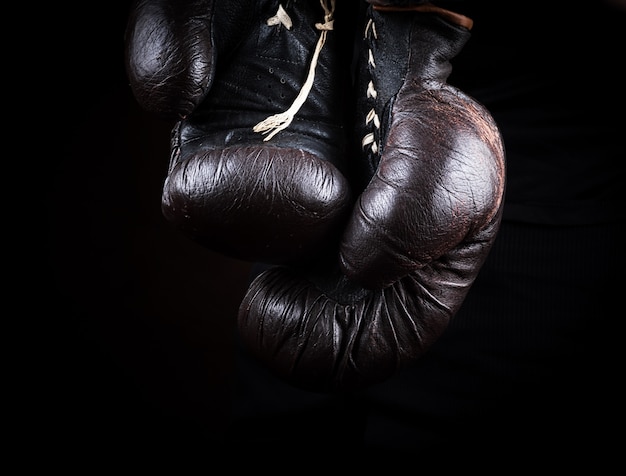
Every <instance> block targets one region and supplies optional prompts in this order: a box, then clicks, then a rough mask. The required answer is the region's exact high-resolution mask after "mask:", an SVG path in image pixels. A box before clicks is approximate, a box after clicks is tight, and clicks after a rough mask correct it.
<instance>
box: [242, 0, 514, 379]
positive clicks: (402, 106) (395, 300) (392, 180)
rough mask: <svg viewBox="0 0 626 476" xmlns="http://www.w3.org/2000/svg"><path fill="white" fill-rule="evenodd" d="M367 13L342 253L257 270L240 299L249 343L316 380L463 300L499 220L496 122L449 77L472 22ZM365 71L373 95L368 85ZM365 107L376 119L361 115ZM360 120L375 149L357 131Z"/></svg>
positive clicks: (424, 344) (354, 369) (407, 345)
mask: <svg viewBox="0 0 626 476" xmlns="http://www.w3.org/2000/svg"><path fill="white" fill-rule="evenodd" d="M369 20H372V21H373V22H374V23H375V25H376V30H375V31H376V35H377V36H376V37H375V36H374V35H372V34H369V35H363V36H362V37H361V38H360V39H359V40H358V42H357V46H358V49H359V55H360V56H359V58H358V61H357V70H356V78H357V81H356V84H355V91H356V92H357V95H358V100H357V105H356V117H357V120H356V125H355V138H356V139H357V140H356V143H355V145H354V148H355V151H356V152H355V156H356V157H358V164H356V167H355V170H353V173H354V174H355V175H353V176H352V178H353V179H354V183H355V186H354V188H355V190H359V191H361V193H360V195H359V197H358V199H357V202H356V204H355V206H354V208H353V211H352V213H351V215H350V218H349V223H348V225H347V227H346V229H345V232H344V234H343V237H342V240H341V244H340V250H339V251H340V252H339V259H338V262H337V261H335V264H330V265H328V266H327V267H326V268H324V267H323V266H321V267H320V268H318V269H316V270H315V271H313V270H304V271H303V270H295V269H292V268H287V267H275V268H270V269H268V270H266V271H264V272H263V273H261V274H260V275H259V276H257V277H256V279H255V280H254V281H253V283H252V285H251V286H250V289H249V290H248V292H247V294H246V296H245V298H244V300H243V302H242V305H241V307H240V312H239V321H238V324H239V331H240V335H241V336H242V340H243V342H244V343H245V345H246V346H247V348H248V349H249V350H250V352H251V353H252V354H254V355H256V356H257V357H258V358H259V359H260V360H261V361H263V362H264V363H265V364H266V365H267V366H268V367H269V368H271V369H273V371H274V372H275V373H276V374H277V375H279V376H281V377H282V378H284V379H285V380H287V381H289V382H291V383H292V384H294V385H296V386H299V387H303V388H307V389H309V390H314V391H344V390H353V389H358V388H362V387H365V386H367V385H371V384H373V383H377V382H380V381H382V380H384V379H386V378H389V377H390V376H392V375H393V374H394V373H396V372H397V371H398V370H399V369H401V368H402V367H404V366H406V365H409V364H411V363H412V362H415V361H416V360H417V359H418V358H419V357H420V356H422V355H423V354H424V353H425V352H427V351H428V349H429V348H430V347H431V346H432V344H433V343H434V342H435V341H436V340H437V339H438V338H439V337H440V336H441V335H442V334H443V333H444V332H445V330H446V328H447V326H448V324H449V322H450V319H452V318H453V317H454V315H455V314H456V312H457V311H458V309H459V308H460V306H461V305H462V303H463V301H464V299H465V297H466V295H467V293H468V291H469V289H470V288H471V285H472V283H473V282H474V280H475V279H476V276H477V275H478V273H479V272H480V268H481V266H482V264H483V262H484V260H485V258H486V257H487V254H488V253H489V250H490V249H491V246H492V244H493V241H494V239H495V237H496V234H497V231H498V229H499V224H500V220H501V213H502V203H503V195H504V189H505V151H504V146H503V144H502V140H501V136H500V133H499V130H498V128H497V125H496V124H495V122H494V121H493V119H492V117H491V115H490V114H489V112H488V111H487V110H486V109H485V108H484V107H483V106H482V105H480V104H479V103H477V102H476V101H475V100H473V99H472V98H471V97H469V96H467V95H466V94H464V93H463V92H461V91H459V90H457V89H455V88H453V87H452V86H450V85H448V84H447V83H446V79H447V77H448V75H449V74H450V71H451V65H450V59H452V58H453V57H454V56H455V55H457V54H458V53H459V52H460V51H461V49H462V47H463V46H464V44H465V42H466V41H467V40H468V39H469V31H468V30H466V29H464V28H461V27H458V26H456V25H452V24H450V23H448V22H447V21H445V20H443V19H442V18H440V17H438V16H436V15H435V14H432V13H417V12H413V13H409V12H393V13H391V12H377V11H374V10H373V9H372V8H371V7H369V8H367V14H366V17H365V18H364V19H363V25H365V24H366V23H367V22H368V21H369ZM370 31H371V30H370ZM361 34H362V33H361ZM370 51H371V52H372V54H371V55H370ZM372 58H373V60H374V63H375V65H376V66H375V67H374V66H373V64H372V61H371V60H372ZM370 81H371V82H372V83H373V84H374V86H375V89H376V92H377V94H376V95H367V94H365V91H366V90H367V89H368V87H369V85H370ZM372 109H374V110H375V111H376V112H377V114H378V117H379V119H380V127H378V128H377V127H376V126H375V125H374V122H373V121H368V122H367V123H366V121H364V120H363V118H364V117H366V116H367V114H368V113H369V112H370V111H371V110H372ZM370 133H373V134H374V138H375V142H376V144H377V147H375V148H374V149H372V145H371V143H368V145H367V147H364V146H363V143H362V142H361V138H362V137H364V136H366V135H367V134H370ZM356 172H360V174H356Z"/></svg>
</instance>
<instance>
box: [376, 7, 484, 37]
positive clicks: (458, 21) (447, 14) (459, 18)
mask: <svg viewBox="0 0 626 476" xmlns="http://www.w3.org/2000/svg"><path fill="white" fill-rule="evenodd" d="M372 3H373V2H372ZM402 3H403V4H402V5H397V4H395V3H394V4H393V5H381V4H377V3H373V4H372V8H373V9H374V10H377V11H381V12H404V11H410V12H423V13H435V14H437V15H439V16H440V17H442V18H443V19H445V20H447V21H449V22H450V23H453V24H455V25H458V26H461V27H463V28H467V29H468V30H471V29H472V27H473V26H474V21H473V20H472V19H471V18H469V17H467V16H465V15H461V14H460V13H456V12H453V11H451V10H446V9H445V8H441V7H438V6H436V5H433V4H432V3H428V2H426V3H420V4H414V3H407V2H402Z"/></svg>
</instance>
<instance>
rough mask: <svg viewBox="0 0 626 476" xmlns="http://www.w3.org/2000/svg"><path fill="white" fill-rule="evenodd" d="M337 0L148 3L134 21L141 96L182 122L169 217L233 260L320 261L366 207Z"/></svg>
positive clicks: (166, 200) (134, 74) (133, 63)
mask: <svg viewBox="0 0 626 476" xmlns="http://www.w3.org/2000/svg"><path fill="white" fill-rule="evenodd" d="M334 17H335V2H334V1H330V0H323V1H321V2H320V1H284V2H282V3H281V2H279V1H276V0H233V1H229V2H218V1H215V0H202V1H200V0H196V1H191V2H178V1H176V0H152V1H149V0H141V1H139V2H137V3H136V5H135V6H134V7H133V9H132V13H131V15H130V18H129V26H128V29H127V35H126V38H127V47H126V51H127V55H126V62H127V71H128V76H129V78H130V84H131V87H132V90H133V93H134V95H135V97H136V98H137V100H138V102H139V103H140V104H141V105H142V106H143V107H144V108H146V109H147V110H149V111H152V112H154V113H155V114H159V115H160V116H162V117H165V118H175V119H176V122H175V125H174V127H173V131H172V138H171V154H170V165H169V168H168V172H167V177H166V180H165V183H164V186H163V194H162V210H163V214H164V216H165V217H166V218H167V220H169V221H170V222H171V223H172V224H174V226H176V227H177V228H178V229H180V230H181V231H182V232H184V233H186V234H188V235H189V236H190V237H192V238H193V239H194V240H196V241H198V242H199V243H201V244H203V245H205V246H206V247H208V248H210V249H212V250H214V251H217V252H220V253H223V254H225V255H228V256H231V257H234V258H238V259H243V260H248V261H260V262H268V263H294V262H300V261H308V260H311V259H314V257H315V256H316V254H317V253H321V250H322V249H323V248H324V246H326V245H328V244H329V243H334V244H335V245H333V246H335V247H336V242H337V241H338V239H339V238H338V236H339V233H340V232H341V230H342V229H343V223H344V221H345V218H346V216H347V214H348V213H349V210H350V208H351V204H352V202H353V197H352V195H351V190H350V184H349V182H348V181H347V179H346V178H345V176H344V174H343V173H342V170H341V169H342V161H343V160H344V156H345V154H346V147H347V145H346V141H347V135H348V134H347V132H346V129H345V125H344V118H343V116H342V114H343V111H344V110H345V107H344V102H345V100H346V93H345V91H344V87H345V81H346V79H347V78H348V74H349V72H348V71H346V69H345V68H344V67H343V66H344V64H345V61H346V60H345V55H349V54H350V52H349V50H348V48H346V46H344V44H345V43H346V42H345V41H340V40H339V39H338V38H336V35H335V33H336V30H337V28H336V26H335V24H334Z"/></svg>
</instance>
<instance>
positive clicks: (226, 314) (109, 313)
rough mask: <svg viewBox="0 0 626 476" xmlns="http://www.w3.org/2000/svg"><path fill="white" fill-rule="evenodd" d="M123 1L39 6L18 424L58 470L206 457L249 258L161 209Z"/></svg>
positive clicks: (223, 395) (164, 150)
mask: <svg viewBox="0 0 626 476" xmlns="http://www.w3.org/2000/svg"><path fill="white" fill-rule="evenodd" d="M128 5H129V2H127V1H123V2H113V3H110V4H107V5H94V4H88V5H85V6H83V7H82V8H81V9H80V10H79V9H76V8H74V7H73V6H71V5H70V6H51V7H50V11H46V12H45V13H44V14H42V16H43V17H45V20H46V24H45V25H44V26H43V27H42V29H41V30H40V31H44V32H45V35H44V36H45V42H44V43H45V51H42V53H41V55H42V57H43V59H45V67H46V69H45V71H44V73H45V74H44V75H43V79H42V82H43V83H44V84H45V87H44V88H40V90H41V89H43V90H44V91H45V93H46V94H45V101H43V100H38V102H39V103H40V106H39V107H38V109H39V112H38V113H37V118H38V121H39V127H38V128H37V129H38V134H40V135H38V139H39V140H40V142H41V144H42V145H43V147H39V148H38V154H40V155H39V159H40V160H38V161H37V162H36V164H37V167H38V169H39V170H38V171H39V172H40V173H41V176H42V179H43V183H44V188H43V190H44V193H42V198H41V202H42V203H40V205H39V206H40V209H41V213H40V214H39V217H40V218H41V219H42V220H43V222H44V227H45V245H44V248H45V252H46V255H47V256H46V262H45V270H44V273H43V274H41V273H39V272H37V273H34V274H36V278H35V280H36V282H37V287H36V290H37V291H36V292H35V293H33V294H32V295H30V294H29V296H30V297H29V298H28V299H29V300H31V299H32V300H34V301H36V302H35V305H36V306H37V308H38V311H37V316H38V318H37V324H34V323H31V322H28V323H27V324H26V325H27V327H28V328H29V329H28V332H30V333H32V335H37V337H38V338H37V340H36V341H35V339H34V337H33V338H29V339H28V340H29V342H28V344H27V345H28V348H29V349H30V348H32V349H33V351H32V355H30V356H29V357H28V360H29V363H32V368H31V370H29V372H25V373H24V374H23V375H22V376H21V379H24V380H25V382H24V386H25V387H24V388H26V389H27V390H25V391H24V395H25V397H24V398H23V399H22V401H21V402H20V403H21V404H23V405H24V407H23V408H24V411H23V413H21V414H20V419H21V420H23V421H20V422H19V424H18V427H19V431H20V432H24V434H25V436H24V438H25V440H24V441H25V442H26V444H27V446H26V447H27V448H29V451H30V452H31V454H33V453H34V454H35V455H37V456H36V457H37V459H38V460H41V461H49V462H51V463H54V464H58V465H61V466H66V465H67V466H66V467H72V466H77V467H83V466H82V465H87V466H84V467H89V468H93V467H100V466H106V465H109V464H117V463H119V462H121V461H127V462H128V463H137V464H140V465H141V466H142V467H144V468H145V467H146V466H145V465H146V464H149V463H150V462H151V461H152V462H153V463H154V462H155V461H158V460H159V458H158V455H168V454H170V455H174V454H176V455H177V456H178V455H184V454H194V455H197V456H198V457H199V456H203V457H204V456H207V457H209V456H211V455H212V454H213V453H212V452H211V449H210V445H209V442H210V441H214V440H215V439H216V438H219V435H220V433H221V432H222V431H223V430H224V424H225V418H226V413H225V410H224V409H225V406H226V405H227V403H228V399H229V395H228V391H229V383H230V382H229V379H230V378H231V367H232V359H233V356H232V347H233V344H232V339H233V334H232V329H233V324H234V319H235V316H236V312H237V307H238V305H239V299H240V297H241V295H242V293H243V291H244V289H245V285H246V283H247V279H248V268H249V265H248V264H246V263H242V262H238V261H234V260H230V259H228V258H224V257H223V256H220V255H217V254H214V253H211V252H210V251H207V250H205V249H203V248H201V247H200V246H198V245H196V244H195V243H193V242H191V241H190V240H188V239H187V238H184V237H182V236H181V235H180V234H179V233H178V232H176V231H175V230H173V229H172V228H171V227H170V226H169V224H168V223H166V222H165V220H164V218H163V216H162V215H161V211H160V193H161V186H162V183H163V180H164V178H165V174H166V169H167V164H168V160H169V156H168V154H169V151H168V146H169V134H170V132H169V131H170V128H171V124H168V123H166V122H163V121H160V120H157V119H155V118H154V117H152V116H150V115H149V114H147V113H145V112H144V111H142V110H141V109H140V108H139V107H138V106H137V104H136V102H135V100H134V98H133V97H132V96H131V92H130V88H129V86H128V81H127V79H126V76H125V71H124V50H123V48H124V46H123V45H124V43H123V34H124V28H125V23H126V18H127V11H128V8H129V7H128ZM40 13H41V12H40ZM42 103H43V106H42V105H41V104H42ZM29 123H32V117H30V118H29ZM41 124H43V127H41ZM31 289H32V288H31ZM20 393H21V392H20ZM33 416H34V418H33V419H32V420H31V417H33ZM181 457H182V456H181Z"/></svg>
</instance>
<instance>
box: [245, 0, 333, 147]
mask: <svg viewBox="0 0 626 476" xmlns="http://www.w3.org/2000/svg"><path fill="white" fill-rule="evenodd" d="M320 4H321V5H322V8H323V9H324V23H316V24H315V28H317V29H318V30H319V31H320V37H319V39H318V41H317V44H316V46H315V51H314V52H313V57H312V58H311V64H310V65H309V73H308V75H307V78H306V81H305V82H304V84H303V85H302V88H300V92H299V93H298V96H297V97H296V99H295V100H294V101H293V103H292V105H291V107H289V109H287V110H286V111H284V112H281V113H279V114H274V115H272V116H269V117H267V118H266V119H264V120H263V121H261V122H259V123H258V124H257V125H255V126H254V128H253V130H254V132H259V133H261V134H266V136H265V138H264V139H263V140H264V141H268V140H270V139H271V138H272V137H274V136H275V135H276V134H278V133H279V132H280V131H282V130H284V129H286V128H287V127H289V125H290V124H291V122H292V121H293V118H294V117H295V116H296V114H297V113H298V111H299V110H300V108H301V107H302V105H303V104H304V103H305V102H306V100H307V97H308V96H309V93H310V92H311V88H312V87H313V83H314V81H315V69H316V68H317V62H318V59H319V55H320V52H321V51H322V48H324V43H325V42H326V35H327V34H328V32H329V31H331V30H332V29H333V27H334V18H333V15H334V12H335V0H330V6H329V4H328V1H327V0H320ZM267 24H268V25H270V26H273V25H281V24H282V25H284V26H285V27H286V28H287V29H291V25H292V22H291V18H289V15H288V14H287V12H286V11H285V9H284V8H283V7H282V5H279V6H278V11H277V12H276V15H274V16H273V17H271V18H269V19H268V20H267Z"/></svg>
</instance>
